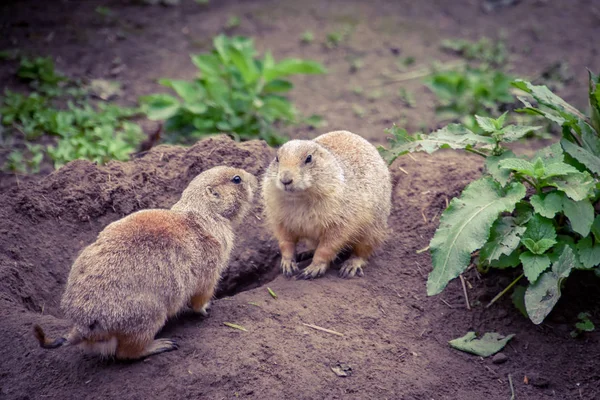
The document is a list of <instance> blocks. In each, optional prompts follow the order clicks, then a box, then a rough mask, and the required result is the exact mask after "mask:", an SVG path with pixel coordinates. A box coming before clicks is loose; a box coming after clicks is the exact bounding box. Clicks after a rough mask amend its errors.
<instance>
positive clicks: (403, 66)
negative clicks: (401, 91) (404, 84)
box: [396, 56, 416, 71]
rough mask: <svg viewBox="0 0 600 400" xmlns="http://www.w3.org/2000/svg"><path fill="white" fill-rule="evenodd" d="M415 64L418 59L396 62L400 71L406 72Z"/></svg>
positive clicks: (410, 58) (406, 58) (407, 58)
mask: <svg viewBox="0 0 600 400" xmlns="http://www.w3.org/2000/svg"><path fill="white" fill-rule="evenodd" d="M415 62H416V59H415V58H414V57H411V56H408V57H403V58H399V59H398V60H396V66H397V67H398V70H399V71H406V70H407V69H408V68H409V67H411V66H413V65H414V64H415Z"/></svg>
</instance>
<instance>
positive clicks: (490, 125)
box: [475, 115, 497, 133]
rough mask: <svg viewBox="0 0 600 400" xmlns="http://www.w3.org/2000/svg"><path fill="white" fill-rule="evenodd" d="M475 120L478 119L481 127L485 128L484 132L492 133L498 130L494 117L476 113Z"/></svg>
mask: <svg viewBox="0 0 600 400" xmlns="http://www.w3.org/2000/svg"><path fill="white" fill-rule="evenodd" d="M475 120H476V121H477V125H479V127H480V128H481V129H483V131H484V132H487V133H492V132H495V131H496V130H497V129H496V124H495V123H494V119H493V118H489V117H481V116H479V115H476V116H475Z"/></svg>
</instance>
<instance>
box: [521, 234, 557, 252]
mask: <svg viewBox="0 0 600 400" xmlns="http://www.w3.org/2000/svg"><path fill="white" fill-rule="evenodd" d="M521 243H523V245H524V246H525V247H527V250H529V251H530V252H532V253H533V254H544V253H545V252H546V251H547V250H549V249H550V248H551V247H552V246H554V245H555V244H556V240H553V239H540V240H538V241H537V242H536V241H535V240H533V239H531V238H525V239H522V240H521Z"/></svg>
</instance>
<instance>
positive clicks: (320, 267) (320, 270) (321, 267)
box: [297, 263, 328, 279]
mask: <svg viewBox="0 0 600 400" xmlns="http://www.w3.org/2000/svg"><path fill="white" fill-rule="evenodd" d="M327 267H328V265H327V263H319V264H310V265H309V266H308V267H306V269H304V271H302V272H301V273H300V275H298V277H297V279H315V278H320V277H322V276H323V275H325V272H326V271H327Z"/></svg>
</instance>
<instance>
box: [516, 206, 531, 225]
mask: <svg viewBox="0 0 600 400" xmlns="http://www.w3.org/2000/svg"><path fill="white" fill-rule="evenodd" d="M533 215H534V210H533V207H532V206H531V204H529V203H528V202H527V201H519V202H518V203H517V205H516V206H515V224H517V225H519V226H522V225H525V224H526V223H528V222H529V221H530V220H531V218H532V217H533Z"/></svg>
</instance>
